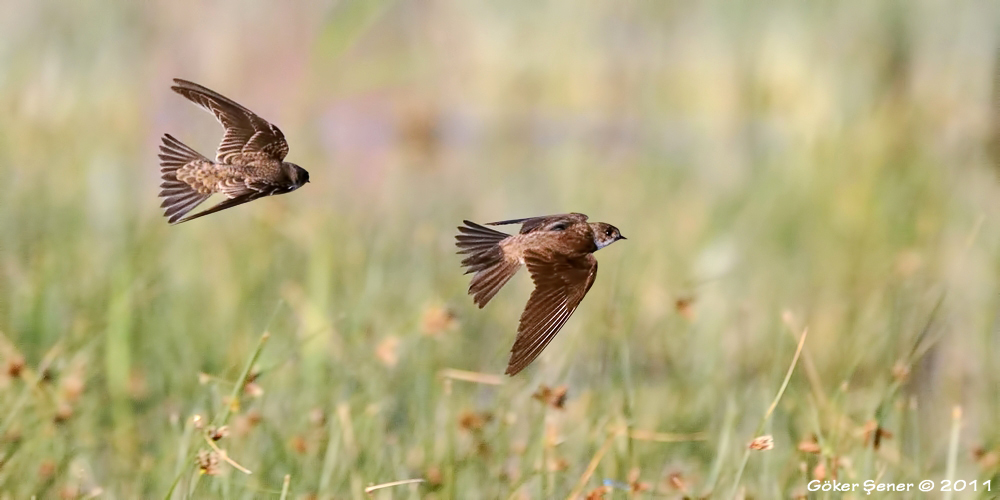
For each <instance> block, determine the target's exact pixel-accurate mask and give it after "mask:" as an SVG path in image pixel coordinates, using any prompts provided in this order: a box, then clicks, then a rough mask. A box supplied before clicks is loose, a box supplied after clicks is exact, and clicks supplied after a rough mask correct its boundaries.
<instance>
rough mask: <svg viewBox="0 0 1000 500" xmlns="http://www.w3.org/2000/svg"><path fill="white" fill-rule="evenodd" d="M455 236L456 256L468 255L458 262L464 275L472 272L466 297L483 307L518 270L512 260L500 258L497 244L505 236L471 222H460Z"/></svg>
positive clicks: (518, 265) (517, 265)
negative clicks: (462, 267)
mask: <svg viewBox="0 0 1000 500" xmlns="http://www.w3.org/2000/svg"><path fill="white" fill-rule="evenodd" d="M462 222H464V223H465V225H464V226H459V228H458V232H459V234H458V235H456V236H455V240H457V242H456V245H457V246H458V248H460V249H461V250H459V252H458V253H460V254H468V257H466V258H465V259H463V260H462V266H464V267H465V268H466V269H465V274H469V273H476V274H475V275H474V276H473V277H472V283H470V284H469V295H472V298H473V301H474V302H475V303H476V305H478V306H479V307H480V308H482V307H483V306H485V305H486V303H488V302H489V301H490V299H492V298H493V296H494V295H496V294H497V292H499V291H500V289H501V288H503V286H504V285H505V284H506V283H507V281H508V280H510V278H511V276H514V273H516V272H517V270H518V269H519V268H520V267H521V263H520V262H518V261H517V260H516V259H511V258H509V257H507V256H506V255H504V252H503V249H502V248H501V247H500V242H501V241H503V240H504V239H505V238H507V237H509V236H510V235H509V234H506V233H501V232H500V231H495V230H493V229H490V228H488V227H483V226H480V225H479V224H476V223H475V222H470V221H462Z"/></svg>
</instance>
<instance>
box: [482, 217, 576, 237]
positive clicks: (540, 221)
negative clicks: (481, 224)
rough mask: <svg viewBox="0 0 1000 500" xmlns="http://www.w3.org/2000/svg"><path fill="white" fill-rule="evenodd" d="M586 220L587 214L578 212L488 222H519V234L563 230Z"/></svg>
mask: <svg viewBox="0 0 1000 500" xmlns="http://www.w3.org/2000/svg"><path fill="white" fill-rule="evenodd" d="M582 222H587V216H586V215H583V214H578V213H575V212H574V213H569V214H556V215H543V216H540V217H528V218H526V219H510V220H503V221H499V222H489V223H488V224H489V225H490V226H506V225H507V224H521V234H526V233H530V232H532V231H541V230H549V231H552V230H555V231H559V230H563V229H566V228H567V227H569V226H571V225H573V224H578V223H582Z"/></svg>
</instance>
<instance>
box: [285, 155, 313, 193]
mask: <svg viewBox="0 0 1000 500" xmlns="http://www.w3.org/2000/svg"><path fill="white" fill-rule="evenodd" d="M283 165H284V167H285V171H286V172H288V178H289V179H290V180H291V181H292V190H295V189H298V188H300V187H302V186H304V185H306V183H308V182H309V172H308V171H306V169H304V168H302V167H300V166H298V165H296V164H294V163H290V162H287V161H286V162H284V164H283Z"/></svg>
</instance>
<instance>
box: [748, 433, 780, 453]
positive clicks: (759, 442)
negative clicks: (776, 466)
mask: <svg viewBox="0 0 1000 500" xmlns="http://www.w3.org/2000/svg"><path fill="white" fill-rule="evenodd" d="M750 449H751V450H755V451H768V450H773V449H774V437H773V436H771V435H770V434H765V435H763V436H758V437H755V438H754V439H753V441H750Z"/></svg>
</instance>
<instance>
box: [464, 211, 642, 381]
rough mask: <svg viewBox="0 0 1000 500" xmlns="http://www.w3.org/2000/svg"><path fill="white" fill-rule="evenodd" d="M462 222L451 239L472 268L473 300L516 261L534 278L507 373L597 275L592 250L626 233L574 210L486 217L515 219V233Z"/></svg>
mask: <svg viewBox="0 0 1000 500" xmlns="http://www.w3.org/2000/svg"><path fill="white" fill-rule="evenodd" d="M463 222H464V223H465V225H464V226H460V227H459V228H458V231H459V234H458V235H457V236H455V239H456V240H457V243H456V244H457V246H458V248H460V249H461V250H460V251H459V252H458V253H460V254H468V256H467V257H466V258H465V259H464V260H463V261H462V265H463V266H464V267H465V268H466V273H467V274H468V273H475V275H473V277H472V283H471V284H470V285H469V294H470V295H472V297H473V300H474V301H475V303H476V305H478V306H479V307H480V308H482V307H483V306H485V305H486V304H487V303H488V302H489V301H490V299H492V298H493V296H494V295H496V294H497V292H498V291H500V288H502V287H503V286H504V284H506V283H507V281H508V280H510V278H511V277H512V276H514V274H515V273H516V272H517V270H518V269H520V268H521V266H522V265H525V266H527V267H528V272H529V273H531V279H532V281H534V283H535V290H534V291H533V292H532V293H531V297H530V298H529V299H528V305H527V306H526V307H525V309H524V312H523V313H522V314H521V320H520V323H519V324H518V328H517V338H516V340H515V341H514V346H513V347H512V348H511V353H510V361H509V362H508V365H507V371H506V373H507V374H508V375H511V376H513V375H516V374H517V373H518V372H520V371H521V370H523V369H524V367H526V366H528V364H530V363H531V362H532V361H534V359H535V358H537V357H538V355H539V354H541V352H542V350H543V349H545V346H547V345H548V344H549V342H550V341H552V338H553V337H555V335H556V333H559V330H560V329H561V328H562V327H563V325H565V324H566V321H567V320H569V318H570V316H572V315H573V312H574V311H576V308H577V306H579V305H580V301H582V300H583V297H584V296H585V295H586V294H587V292H588V291H589V290H590V287H591V285H593V284H594V278H595V277H596V276H597V259H595V258H594V255H593V254H594V252H596V251H597V250H600V249H601V248H604V247H606V246H608V245H610V244H612V243H614V242H616V241H618V240H624V239H626V238H625V237H624V236H622V235H621V232H620V231H618V228H616V227H614V226H612V225H611V224H606V223H603V222H590V223H588V222H587V216H586V215H583V214H578V213H570V214H559V215H547V216H542V217H531V218H527V219H514V220H505V221H500V222H490V223H488V225H491V226H500V225H506V224H521V231H520V232H519V233H518V234H515V235H510V234H506V233H502V232H500V231H496V230H493V229H490V228H488V227H484V226H481V225H479V224H476V223H475V222H470V221H463Z"/></svg>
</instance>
